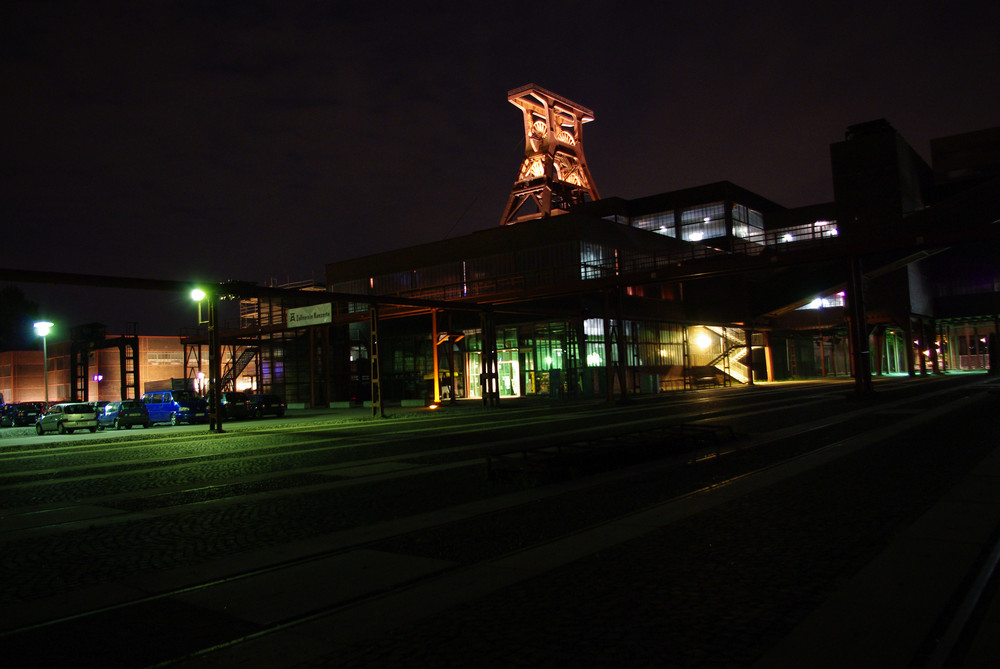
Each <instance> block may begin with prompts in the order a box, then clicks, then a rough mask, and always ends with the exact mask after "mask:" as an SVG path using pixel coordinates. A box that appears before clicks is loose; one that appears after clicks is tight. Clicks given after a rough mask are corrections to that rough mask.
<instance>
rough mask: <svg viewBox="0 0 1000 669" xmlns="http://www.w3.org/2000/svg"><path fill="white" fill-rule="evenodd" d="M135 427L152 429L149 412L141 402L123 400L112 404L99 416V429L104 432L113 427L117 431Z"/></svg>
mask: <svg viewBox="0 0 1000 669" xmlns="http://www.w3.org/2000/svg"><path fill="white" fill-rule="evenodd" d="M133 425H142V426H143V427H151V426H152V425H153V422H152V421H151V420H149V411H148V410H147V409H146V405H145V404H143V403H142V401H141V400H122V401H121V402H110V403H109V404H108V405H107V406H106V407H104V411H103V412H101V413H99V414H97V427H98V429H101V430H103V429H104V428H106V427H113V428H115V429H116V430H120V429H122V428H125V429H126V430H127V429H129V428H131V427H132V426H133Z"/></svg>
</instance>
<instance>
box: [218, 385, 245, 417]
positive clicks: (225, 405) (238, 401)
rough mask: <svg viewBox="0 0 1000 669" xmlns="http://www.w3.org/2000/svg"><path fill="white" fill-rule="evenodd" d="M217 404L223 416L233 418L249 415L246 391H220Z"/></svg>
mask: <svg viewBox="0 0 1000 669" xmlns="http://www.w3.org/2000/svg"><path fill="white" fill-rule="evenodd" d="M219 405H220V408H221V411H222V417H223V418H226V419H229V420H233V419H234V418H249V417H250V402H249V400H247V394H246V393H236V392H229V393H221V394H220V395H219Z"/></svg>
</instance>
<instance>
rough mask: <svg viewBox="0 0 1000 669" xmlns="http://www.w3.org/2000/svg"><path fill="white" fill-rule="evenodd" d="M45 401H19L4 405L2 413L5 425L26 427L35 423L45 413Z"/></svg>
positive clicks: (1, 419) (1, 416) (2, 421)
mask: <svg viewBox="0 0 1000 669" xmlns="http://www.w3.org/2000/svg"><path fill="white" fill-rule="evenodd" d="M45 409H46V407H45V402H17V403H15V404H7V405H5V406H4V410H3V413H2V414H0V425H3V427H24V426H26V425H34V424H35V422H36V421H37V420H38V417H39V416H40V415H42V414H43V413H45Z"/></svg>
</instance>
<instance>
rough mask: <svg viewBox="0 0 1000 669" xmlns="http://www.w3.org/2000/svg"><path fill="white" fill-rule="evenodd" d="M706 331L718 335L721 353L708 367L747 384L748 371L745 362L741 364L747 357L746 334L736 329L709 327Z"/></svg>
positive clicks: (748, 378)
mask: <svg viewBox="0 0 1000 669" xmlns="http://www.w3.org/2000/svg"><path fill="white" fill-rule="evenodd" d="M707 329H708V330H711V331H712V332H714V333H715V334H717V335H719V338H720V339H721V340H722V351H723V352H722V353H721V354H719V355H718V356H716V358H715V359H714V360H712V362H710V363H708V364H709V366H711V367H715V368H716V369H717V370H719V371H720V372H722V373H723V374H726V375H727V376H729V377H730V378H731V379H733V380H735V381H738V382H739V383H747V382H748V381H749V380H750V377H749V371H750V370H749V369H748V368H747V364H746V363H745V362H741V361H742V360H745V359H746V356H747V340H746V334H745V333H744V332H743V330H740V329H737V328H720V327H715V326H709V327H708V328H707Z"/></svg>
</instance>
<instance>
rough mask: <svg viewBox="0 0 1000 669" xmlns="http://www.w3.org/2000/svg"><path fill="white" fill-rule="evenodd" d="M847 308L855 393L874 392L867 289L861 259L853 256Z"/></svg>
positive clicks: (848, 283) (865, 393)
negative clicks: (867, 313)
mask: <svg viewBox="0 0 1000 669" xmlns="http://www.w3.org/2000/svg"><path fill="white" fill-rule="evenodd" d="M847 286H848V288H847V306H848V310H849V313H850V325H851V330H850V337H851V359H852V362H853V363H854V364H853V365H852V367H853V369H854V391H855V393H857V394H858V395H867V394H869V393H871V392H872V368H871V351H870V350H869V346H868V317H867V315H866V313H865V288H864V278H863V276H862V272H861V259H860V258H858V257H857V256H852V257H851V260H850V268H849V271H848V280H847Z"/></svg>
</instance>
